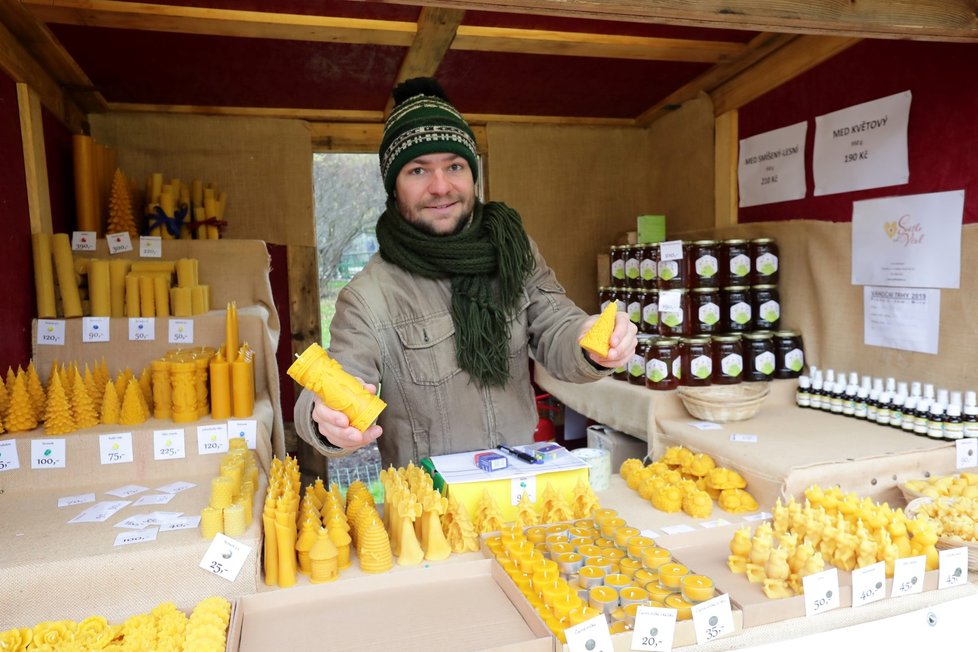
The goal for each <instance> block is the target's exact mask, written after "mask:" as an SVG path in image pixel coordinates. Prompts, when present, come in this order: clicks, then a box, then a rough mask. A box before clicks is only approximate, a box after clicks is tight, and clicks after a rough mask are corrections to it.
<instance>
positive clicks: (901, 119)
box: [812, 91, 912, 196]
mask: <svg viewBox="0 0 978 652" xmlns="http://www.w3.org/2000/svg"><path fill="white" fill-rule="evenodd" d="M911 98H912V96H911V93H910V91H904V92H902V93H897V94H895V95H890V96H889V97H883V98H880V99H878V100H873V101H871V102H864V103H863V104H857V105H855V106H850V107H847V108H845V109H841V110H839V111H835V112H833V113H826V114H825V115H820V116H817V117H816V118H815V149H814V152H813V153H812V172H813V173H814V176H815V196H819V195H831V194H834V193H838V192H849V191H851V190H863V189H865V188H882V187H884V186H895V185H899V184H902V183H907V182H908V181H909V180H910V167H909V164H908V157H907V122H908V121H909V118H910V100H911Z"/></svg>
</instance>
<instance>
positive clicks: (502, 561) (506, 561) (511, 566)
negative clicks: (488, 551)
mask: <svg viewBox="0 0 978 652" xmlns="http://www.w3.org/2000/svg"><path fill="white" fill-rule="evenodd" d="M496 561H497V562H498V563H499V565H500V566H502V567H503V570H504V571H506V573H508V574H510V573H512V572H513V571H516V572H517V573H520V572H522V571H521V570H520V562H519V560H517V559H513V558H512V557H499V558H497V559H496Z"/></svg>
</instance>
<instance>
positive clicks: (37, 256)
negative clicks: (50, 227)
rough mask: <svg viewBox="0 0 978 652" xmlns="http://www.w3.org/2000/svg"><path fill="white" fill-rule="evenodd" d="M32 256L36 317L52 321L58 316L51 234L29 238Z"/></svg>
mask: <svg viewBox="0 0 978 652" xmlns="http://www.w3.org/2000/svg"><path fill="white" fill-rule="evenodd" d="M31 247H32V250H33V254H34V289H35V292H36V294H37V316H38V317H40V318H41V319H53V318H54V317H57V316H58V303H57V300H56V299H55V295H54V265H53V263H52V262H51V234H50V233H35V234H34V235H33V236H31Z"/></svg>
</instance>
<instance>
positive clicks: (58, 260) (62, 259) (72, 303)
mask: <svg viewBox="0 0 978 652" xmlns="http://www.w3.org/2000/svg"><path fill="white" fill-rule="evenodd" d="M51 251H52V253H53V255H54V271H55V273H56V274H57V277H58V289H59V290H60V291H61V311H62V314H63V315H64V316H65V317H81V316H82V306H81V295H80V294H79V293H78V282H77V281H76V280H75V264H74V262H73V260H72V258H71V241H70V240H69V239H68V234H67V233H55V234H54V235H53V236H51Z"/></svg>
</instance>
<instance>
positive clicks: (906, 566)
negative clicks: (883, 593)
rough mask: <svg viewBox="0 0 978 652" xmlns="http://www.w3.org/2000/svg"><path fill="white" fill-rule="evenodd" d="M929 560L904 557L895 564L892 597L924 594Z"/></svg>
mask: <svg viewBox="0 0 978 652" xmlns="http://www.w3.org/2000/svg"><path fill="white" fill-rule="evenodd" d="M926 563H927V558H926V557H924V556H923V555H919V556H917V557H904V558H903V559H897V560H896V561H894V562H893V588H892V590H891V591H890V597H891V598H892V597H896V596H898V595H910V594H911V593H922V592H923V590H924V572H925V569H926Z"/></svg>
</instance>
